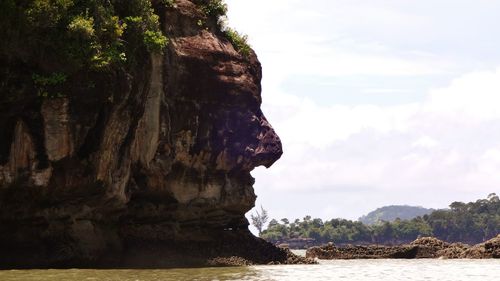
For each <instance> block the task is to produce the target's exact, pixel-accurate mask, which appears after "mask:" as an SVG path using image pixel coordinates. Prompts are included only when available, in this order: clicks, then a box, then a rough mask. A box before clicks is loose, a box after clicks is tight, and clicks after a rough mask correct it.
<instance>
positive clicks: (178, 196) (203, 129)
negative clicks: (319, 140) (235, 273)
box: [0, 0, 308, 268]
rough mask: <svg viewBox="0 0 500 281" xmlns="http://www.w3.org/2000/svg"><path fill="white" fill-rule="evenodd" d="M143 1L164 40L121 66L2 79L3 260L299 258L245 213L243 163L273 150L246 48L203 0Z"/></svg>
mask: <svg viewBox="0 0 500 281" xmlns="http://www.w3.org/2000/svg"><path fill="white" fill-rule="evenodd" d="M152 2H153V7H154V8H155V12H156V13H158V14H159V18H160V25H161V30H162V32H163V34H165V35H166V37H167V38H168V39H169V44H168V45H167V46H166V49H165V50H164V51H163V53H151V54H149V55H148V56H144V57H143V58H142V61H140V62H139V63H138V68H137V69H135V71H133V72H132V73H125V74H124V73H122V72H115V73H113V74H107V75H105V76H104V77H99V79H101V80H99V79H97V80H96V81H98V82H96V85H95V86H94V85H92V86H93V87H92V89H89V90H88V91H83V90H81V88H79V89H80V90H79V91H80V92H78V93H73V92H71V90H68V91H70V92H69V93H68V94H66V95H63V96H56V97H50V98H47V97H43V96H42V98H40V95H38V96H37V95H36V94H35V93H31V92H34V91H35V89H33V88H30V87H28V86H26V87H24V86H23V85H24V82H25V81H24V80H22V79H20V80H19V81H17V82H19V83H17V84H15V83H14V84H15V86H12V87H11V86H9V87H3V88H1V89H2V91H3V92H2V93H0V94H1V95H2V99H1V103H0V130H1V133H0V225H1V227H0V268H33V267H170V266H186V265H187V266H200V265H207V264H225V262H224V261H228V262H227V264H232V263H234V261H235V260H236V263H238V264H242V263H243V264H254V263H258V264H266V263H271V262H273V263H297V262H308V261H307V260H306V259H303V258H298V257H296V256H294V255H292V254H291V253H290V252H289V251H287V250H284V249H279V248H276V247H275V246H273V245H272V244H270V243H267V242H265V241H264V240H262V239H259V238H255V237H254V236H253V235H252V234H251V233H250V232H249V231H248V221H247V220H246V218H245V216H244V215H245V213H246V212H248V211H249V210H250V209H251V208H252V207H253V206H254V203H255V199H256V195H255V194H254V190H253V187H252V185H253V183H254V179H253V178H252V177H251V175H250V171H252V169H254V168H255V167H257V166H261V165H263V166H266V167H269V166H271V165H272V164H273V163H274V162H275V161H276V160H278V158H280V156H281V154H282V147H281V142H280V139H279V137H278V136H277V134H276V133H275V131H274V130H273V128H272V127H271V125H270V124H269V122H268V121H267V120H266V118H265V117H264V115H263V113H262V111H261V110H260V105H261V86H260V81H261V77H262V73H261V65H260V63H259V61H258V59H257V57H256V55H255V53H254V52H253V51H251V52H250V54H248V55H242V54H240V53H239V52H238V51H237V50H235V47H234V46H233V44H232V43H231V42H230V41H229V40H228V39H227V38H226V37H225V36H224V34H223V32H222V31H221V30H220V28H219V26H218V24H217V23H216V19H211V18H207V15H206V13H204V12H203V11H202V9H201V8H200V5H198V2H203V1H188V0H177V1H174V2H175V5H172V6H170V7H163V6H161V7H160V6H158V5H160V4H159V3H160V2H162V1H152ZM19 56H21V55H19ZM0 59H1V61H2V64H3V65H4V66H6V67H7V70H5V69H2V71H3V73H7V72H9V73H12V72H14V70H16V71H19V70H22V71H26V72H29V71H30V63H31V62H32V61H30V60H24V61H23V60H21V59H16V55H15V54H14V55H12V56H11V57H5V56H3V57H2V56H0ZM52 62H53V63H57V62H56V61H52ZM59 63H61V64H64V62H59ZM44 65H45V66H46V65H47V64H44ZM44 65H42V66H38V67H43V66H44ZM22 71H20V73H21V72H22ZM28 75H31V74H29V73H28ZM18 77H21V76H18ZM27 77H30V76H27ZM76 79H77V80H74V81H76V82H75V83H73V84H74V85H79V84H78V83H86V80H85V79H86V78H85V77H78V78H76ZM2 82H3V83H4V85H7V84H8V83H10V82H9V81H7V82H6V81H2ZM88 82H89V83H90V81H88ZM11 84H12V83H11ZM13 88H15V90H16V91H19V93H20V94H19V95H18V97H19V98H8V96H11V95H12V93H11V92H9V91H11V90H12V89H13ZM68 89H72V88H68ZM104 92H106V94H104ZM6 97H7V98H6Z"/></svg>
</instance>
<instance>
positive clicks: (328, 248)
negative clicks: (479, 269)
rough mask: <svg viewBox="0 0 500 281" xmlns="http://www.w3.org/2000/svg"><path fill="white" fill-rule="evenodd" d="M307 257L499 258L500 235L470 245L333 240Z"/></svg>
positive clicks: (436, 241) (311, 250) (423, 240)
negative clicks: (340, 243)
mask: <svg viewBox="0 0 500 281" xmlns="http://www.w3.org/2000/svg"><path fill="white" fill-rule="evenodd" d="M306 257H308V258H318V259H422V258H446V259H488V258H500V235H498V236H497V237H495V238H493V239H491V240H488V241H486V242H484V243H481V244H477V245H474V246H469V245H466V244H462V243H447V242H444V241H441V240H439V239H436V238H432V237H423V238H419V239H417V240H415V241H413V242H411V243H410V244H407V245H400V246H377V245H370V246H347V247H336V246H335V245H334V244H333V243H330V244H328V245H324V246H321V247H312V248H309V249H308V250H307V253H306Z"/></svg>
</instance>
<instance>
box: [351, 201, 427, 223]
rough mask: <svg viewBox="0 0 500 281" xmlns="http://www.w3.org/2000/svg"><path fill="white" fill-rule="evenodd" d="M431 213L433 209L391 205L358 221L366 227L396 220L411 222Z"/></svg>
mask: <svg viewBox="0 0 500 281" xmlns="http://www.w3.org/2000/svg"><path fill="white" fill-rule="evenodd" d="M433 211H434V209H426V208H423V207H415V206H407V205H391V206H385V207H382V208H378V209H376V210H375V211H372V212H370V213H368V214H367V215H365V216H362V217H361V218H359V221H360V222H362V223H364V224H366V225H372V224H375V223H379V222H382V221H388V222H393V221H395V220H396V219H397V218H399V219H402V220H411V219H413V218H416V217H421V216H424V215H428V214H430V213H432V212H433Z"/></svg>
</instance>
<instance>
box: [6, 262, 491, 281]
mask: <svg viewBox="0 0 500 281" xmlns="http://www.w3.org/2000/svg"><path fill="white" fill-rule="evenodd" d="M0 280H1V281H13V280H16V281H32V280H37V281H49V280H50V281H55V280H57V281H59V280H61V281H65V280H68V281H76V280H78V281H80V280H85V281H98V280H106V281H115V280H116V281H160V280H307V281H309V280H349V281H381V280H407V281H428V280H436V281H493V280H496V281H498V280H500V260H437V259H423V260H347V261H342V260H333V261H319V264H318V265H271V266H250V267H221V268H194V269H166V270H87V269H85V270H82V269H66V270H6V271H0Z"/></svg>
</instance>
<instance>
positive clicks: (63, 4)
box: [0, 0, 250, 103]
mask: <svg viewBox="0 0 500 281" xmlns="http://www.w3.org/2000/svg"><path fill="white" fill-rule="evenodd" d="M193 2H195V3H196V4H197V5H198V6H199V7H200V9H201V10H202V12H203V13H204V14H205V16H206V18H207V19H210V20H211V21H215V22H217V24H218V28H219V29H220V32H222V34H223V35H224V36H225V37H226V38H227V39H228V40H229V41H230V42H231V43H232V44H233V46H234V48H235V49H236V50H237V51H239V52H240V54H242V55H243V56H247V55H248V54H249V53H250V46H249V45H248V43H247V40H246V36H243V35H240V34H239V33H238V32H236V31H234V30H232V29H230V28H228V27H226V25H225V14H226V12H227V5H226V4H225V3H224V1H223V0H194V1H193ZM152 3H154V4H155V5H154V6H153V4H152ZM172 7H175V0H160V1H151V0H4V1H0V11H2V17H0V26H1V27H2V28H1V29H0V37H1V38H2V41H1V42H0V77H1V78H0V103H10V102H13V101H15V100H25V99H24V97H23V96H26V95H32V93H35V94H36V95H37V96H38V97H41V98H51V97H61V96H66V95H69V94H70V93H76V92H78V93H88V92H102V93H105V92H107V91H106V90H105V87H104V86H102V84H106V83H108V84H109V83H115V82H111V81H117V80H124V78H125V77H134V76H137V75H141V73H143V72H144V70H145V69H144V64H145V63H144V62H145V61H148V59H149V54H151V53H162V52H163V51H164V49H165V47H166V46H167V44H168V39H167V37H166V36H165V35H164V34H163V33H162V30H161V28H160V17H159V15H160V14H162V13H161V11H162V10H163V9H168V8H172ZM163 14H164V13H163ZM134 72H135V73H134ZM134 74H137V75H134ZM117 78H120V79H117ZM126 79H128V78H126ZM95 80H102V81H101V83H100V84H99V82H97V81H95ZM98 84H99V85H98ZM96 85H98V86H97V87H96ZM75 88H77V89H75ZM96 88H98V89H97V90H96ZM108 88H109V89H112V88H116V86H109V87H108ZM104 96H109V93H108V94H104ZM110 99H111V97H110Z"/></svg>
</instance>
